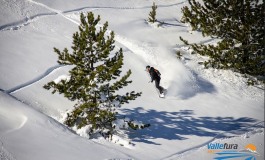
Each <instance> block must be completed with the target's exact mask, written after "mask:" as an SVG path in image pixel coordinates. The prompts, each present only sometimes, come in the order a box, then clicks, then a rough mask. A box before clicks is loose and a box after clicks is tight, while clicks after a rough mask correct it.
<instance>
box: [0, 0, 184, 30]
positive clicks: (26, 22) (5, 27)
mask: <svg viewBox="0 0 265 160" xmlns="http://www.w3.org/2000/svg"><path fill="white" fill-rule="evenodd" d="M27 1H28V2H30V3H34V4H36V5H38V6H42V7H44V8H46V9H47V10H49V11H52V13H43V14H37V15H34V16H31V17H27V18H25V19H23V20H20V21H18V22H14V23H9V24H5V25H2V26H0V31H7V30H17V29H20V28H21V27H24V26H27V25H29V24H30V23H32V22H34V21H36V20H37V19H39V18H40V17H47V16H54V15H58V14H59V15H61V16H62V17H64V18H66V19H68V20H70V21H71V22H73V23H75V24H77V25H79V23H78V22H76V21H74V20H73V19H71V18H69V17H67V16H65V15H64V13H71V12H78V11H81V10H84V9H119V10H134V9H148V8H152V6H143V7H107V6H106V7H104V6H88V7H81V8H76V9H72V10H67V11H60V10H56V9H53V8H51V7H49V6H47V5H45V4H42V3H39V2H36V1H33V0H27ZM183 3H186V1H183V2H179V3H175V4H170V5H157V6H158V7H172V6H177V5H181V4H183ZM179 26H181V25H179ZM181 27H185V26H181Z"/></svg>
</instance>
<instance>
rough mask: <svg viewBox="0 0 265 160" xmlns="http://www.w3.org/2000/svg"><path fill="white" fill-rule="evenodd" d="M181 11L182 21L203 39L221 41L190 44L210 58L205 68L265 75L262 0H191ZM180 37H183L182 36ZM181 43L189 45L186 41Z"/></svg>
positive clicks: (264, 15) (196, 50)
mask: <svg viewBox="0 0 265 160" xmlns="http://www.w3.org/2000/svg"><path fill="white" fill-rule="evenodd" d="M189 4H190V7H187V6H185V7H183V8H182V13H183V17H182V22H185V23H189V24H190V25H191V27H192V29H193V30H199V31H201V32H202V34H203V36H211V37H212V38H219V39H221V41H220V42H219V43H218V44H217V45H215V46H214V45H199V44H191V47H192V48H193V49H194V50H195V52H197V53H199V54H201V55H207V56H209V57H210V60H209V61H206V62H205V63H204V64H205V66H206V67H215V68H222V69H233V70H234V71H237V72H240V73H243V74H249V75H252V76H265V68H264V66H265V65H264V17H265V14H264V13H265V12H264V3H263V2H262V1H260V0H226V1H219V0H203V4H200V3H199V2H196V1H195V0H189ZM180 38H181V37H180ZM181 40H182V41H183V42H184V43H185V44H188V42H187V41H185V40H184V39H183V38H181Z"/></svg>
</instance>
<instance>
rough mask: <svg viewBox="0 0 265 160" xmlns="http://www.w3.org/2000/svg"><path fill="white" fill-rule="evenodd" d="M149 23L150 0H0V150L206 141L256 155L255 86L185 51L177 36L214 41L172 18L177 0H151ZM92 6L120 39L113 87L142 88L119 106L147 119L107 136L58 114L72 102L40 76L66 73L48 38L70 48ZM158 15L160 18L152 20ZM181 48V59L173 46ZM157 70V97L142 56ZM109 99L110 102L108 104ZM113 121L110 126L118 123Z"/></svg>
mask: <svg viewBox="0 0 265 160" xmlns="http://www.w3.org/2000/svg"><path fill="white" fill-rule="evenodd" d="M155 3H156V5H157V6H158V9H157V19H158V21H159V27H157V25H158V23H156V24H149V23H147V21H146V20H147V19H148V14H149V12H150V11H151V6H152V5H153V1H151V0H145V1H143V0H126V1H125V0H101V1H97V0H86V1H84V0H68V1H65V0H52V1H50V0H3V1H1V2H0V4H1V5H0V12H1V15H0V42H1V43H0V73H1V78H0V159H1V160H2V159H18V160H36V159H38V160H41V159H45V160H49V159H50V160H53V159H69V160H70V159H71V160H74V159H81V160H82V159H93V160H94V159H95V160H98V159H181V160H194V159H200V160H207V159H213V158H214V157H215V156H216V155H215V154H212V153H208V148H207V144H208V143H210V142H211V143H217V142H218V143H236V144H238V145H239V148H240V149H244V147H245V146H246V145H247V144H250V143H251V144H254V145H255V146H256V147H257V151H256V152H257V154H258V155H256V159H257V160H259V159H260V160H263V159H264V86H247V85H246V81H247V79H245V78H244V77H242V76H241V75H240V74H238V73H234V72H232V71H225V70H216V69H211V68H210V69H204V68H203V66H201V65H199V64H198V62H202V61H203V60H204V59H206V58H207V57H201V56H196V55H193V54H191V52H192V51H191V50H190V49H189V48H188V47H187V46H184V45H183V43H182V42H181V41H180V40H179V36H182V37H183V38H184V39H187V40H188V41H189V42H191V43H193V42H196V43H211V44H214V43H217V42H218V40H216V39H211V38H209V37H202V35H201V33H199V32H196V31H192V32H190V27H189V26H188V25H187V24H182V23H181V22H180V18H181V16H182V15H181V8H182V7H183V6H184V5H188V2H187V1H186V0H167V1H158V0H155ZM89 11H93V13H94V14H95V15H100V16H101V21H100V22H101V25H102V24H103V23H104V22H105V21H108V22H109V28H108V29H109V30H112V31H114V32H115V40H116V47H121V48H123V51H124V56H125V58H124V68H123V71H127V70H128V69H131V70H132V76H131V77H130V78H131V79H132V80H133V83H132V84H131V85H129V86H128V87H126V88H125V89H124V90H122V91H121V92H126V91H131V90H135V91H137V92H143V94H142V96H141V97H140V98H138V99H137V100H135V101H132V102H131V103H129V104H126V105H122V106H121V108H120V109H119V114H121V115H125V116H126V117H127V118H130V119H133V120H135V121H136V122H139V124H141V123H150V124H151V126H150V127H149V128H145V129H144V130H137V131H132V130H130V131H127V132H126V131H122V132H120V133H119V134H118V135H114V136H113V138H112V139H109V140H105V139H102V138H100V137H98V138H95V139H88V137H89V136H88V134H87V132H88V131H89V127H85V128H82V129H79V130H77V133H75V132H74V131H71V130H70V129H68V128H67V127H66V126H64V125H63V124H62V123H61V122H62V121H63V119H64V118H65V117H64V116H65V114H66V112H67V111H69V110H71V109H73V106H74V102H71V101H69V100H67V99H66V98H64V97H63V95H59V94H52V93H51V92H50V91H47V90H45V89H44V88H43V85H44V84H46V83H48V82H50V81H54V82H55V83H59V81H61V80H68V79H69V76H68V75H69V74H68V70H69V69H70V68H71V66H62V65H58V64H57V55H56V54H55V53H54V52H53V47H56V48H58V49H60V50H63V49H64V48H65V47H67V48H68V49H69V50H70V51H71V48H70V47H71V43H72V34H73V33H74V32H76V31H77V29H78V24H79V15H80V13H81V12H89ZM162 22H163V23H162ZM178 50H179V51H181V53H182V54H183V57H182V58H181V60H179V59H178V58H177V56H176V55H175V53H176V51H178ZM146 65H151V66H154V67H155V68H157V69H158V70H159V71H160V72H161V74H162V80H161V85H162V86H163V87H164V88H166V89H167V94H166V96H165V98H159V97H158V96H159V95H158V93H157V91H156V89H155V86H154V83H148V81H150V79H149V76H148V74H147V72H146V71H145V66H146ZM117 105H118V104H117ZM121 125H123V124H122V123H121V122H117V128H121Z"/></svg>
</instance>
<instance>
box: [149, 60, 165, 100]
mask: <svg viewBox="0 0 265 160" xmlns="http://www.w3.org/2000/svg"><path fill="white" fill-rule="evenodd" d="M146 71H147V72H149V74H150V77H151V82H153V81H155V85H156V88H157V89H158V90H159V93H160V97H164V88H163V87H161V86H160V80H161V77H160V76H161V74H160V72H159V71H158V70H157V69H155V68H154V67H150V66H149V65H148V66H146Z"/></svg>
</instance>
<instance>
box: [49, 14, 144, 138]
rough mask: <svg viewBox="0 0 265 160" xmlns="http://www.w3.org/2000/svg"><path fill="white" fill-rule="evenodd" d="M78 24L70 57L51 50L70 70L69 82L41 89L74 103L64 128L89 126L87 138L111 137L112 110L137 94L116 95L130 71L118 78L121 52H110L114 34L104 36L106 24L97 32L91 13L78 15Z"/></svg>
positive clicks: (65, 50) (121, 59) (112, 47)
mask: <svg viewBox="0 0 265 160" xmlns="http://www.w3.org/2000/svg"><path fill="white" fill-rule="evenodd" d="M80 21H81V24H80V26H79V32H76V33H74V34H73V43H72V44H73V45H72V50H73V52H72V53H71V54H70V53H69V51H68V49H67V48H65V49H64V50H63V51H60V50H59V49H57V48H54V51H55V53H57V54H58V59H59V60H58V63H59V64H62V65H72V66H73V68H72V69H71V70H70V71H69V76H70V78H69V79H68V80H61V82H60V83H55V82H54V81H52V82H49V83H48V84H46V85H45V86H44V88H45V89H48V90H49V89H52V90H53V91H52V93H55V92H58V93H60V94H63V95H64V96H65V97H66V98H68V99H69V100H71V101H75V102H76V104H75V106H74V109H73V110H72V112H71V113H69V114H68V116H67V119H66V121H65V124H66V125H68V126H69V127H73V126H77V128H81V127H84V126H87V125H90V127H91V128H90V134H93V133H96V132H99V133H102V134H106V133H107V134H108V135H112V134H113V122H114V121H115V120H116V119H117V111H116V109H117V108H118V107H120V106H121V105H122V104H124V103H128V102H129V101H130V100H135V99H136V98H137V97H138V96H140V95H141V93H135V92H134V91H132V92H130V93H126V94H125V95H119V94H117V91H118V90H119V89H121V88H123V87H125V86H127V85H128V84H129V83H131V82H132V81H129V80H128V78H129V76H130V75H131V70H129V71H128V72H127V73H126V74H125V75H123V76H122V77H120V74H121V68H122V65H123V51H122V49H120V50H119V51H117V52H114V51H113V50H114V47H115V46H114V42H115V41H114V32H110V33H108V31H107V27H108V22H106V23H104V25H103V27H100V28H97V25H98V23H99V21H100V16H98V17H97V18H95V17H94V15H93V13H92V12H90V13H87V15H86V16H85V15H84V14H83V13H82V14H81V15H80Z"/></svg>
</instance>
